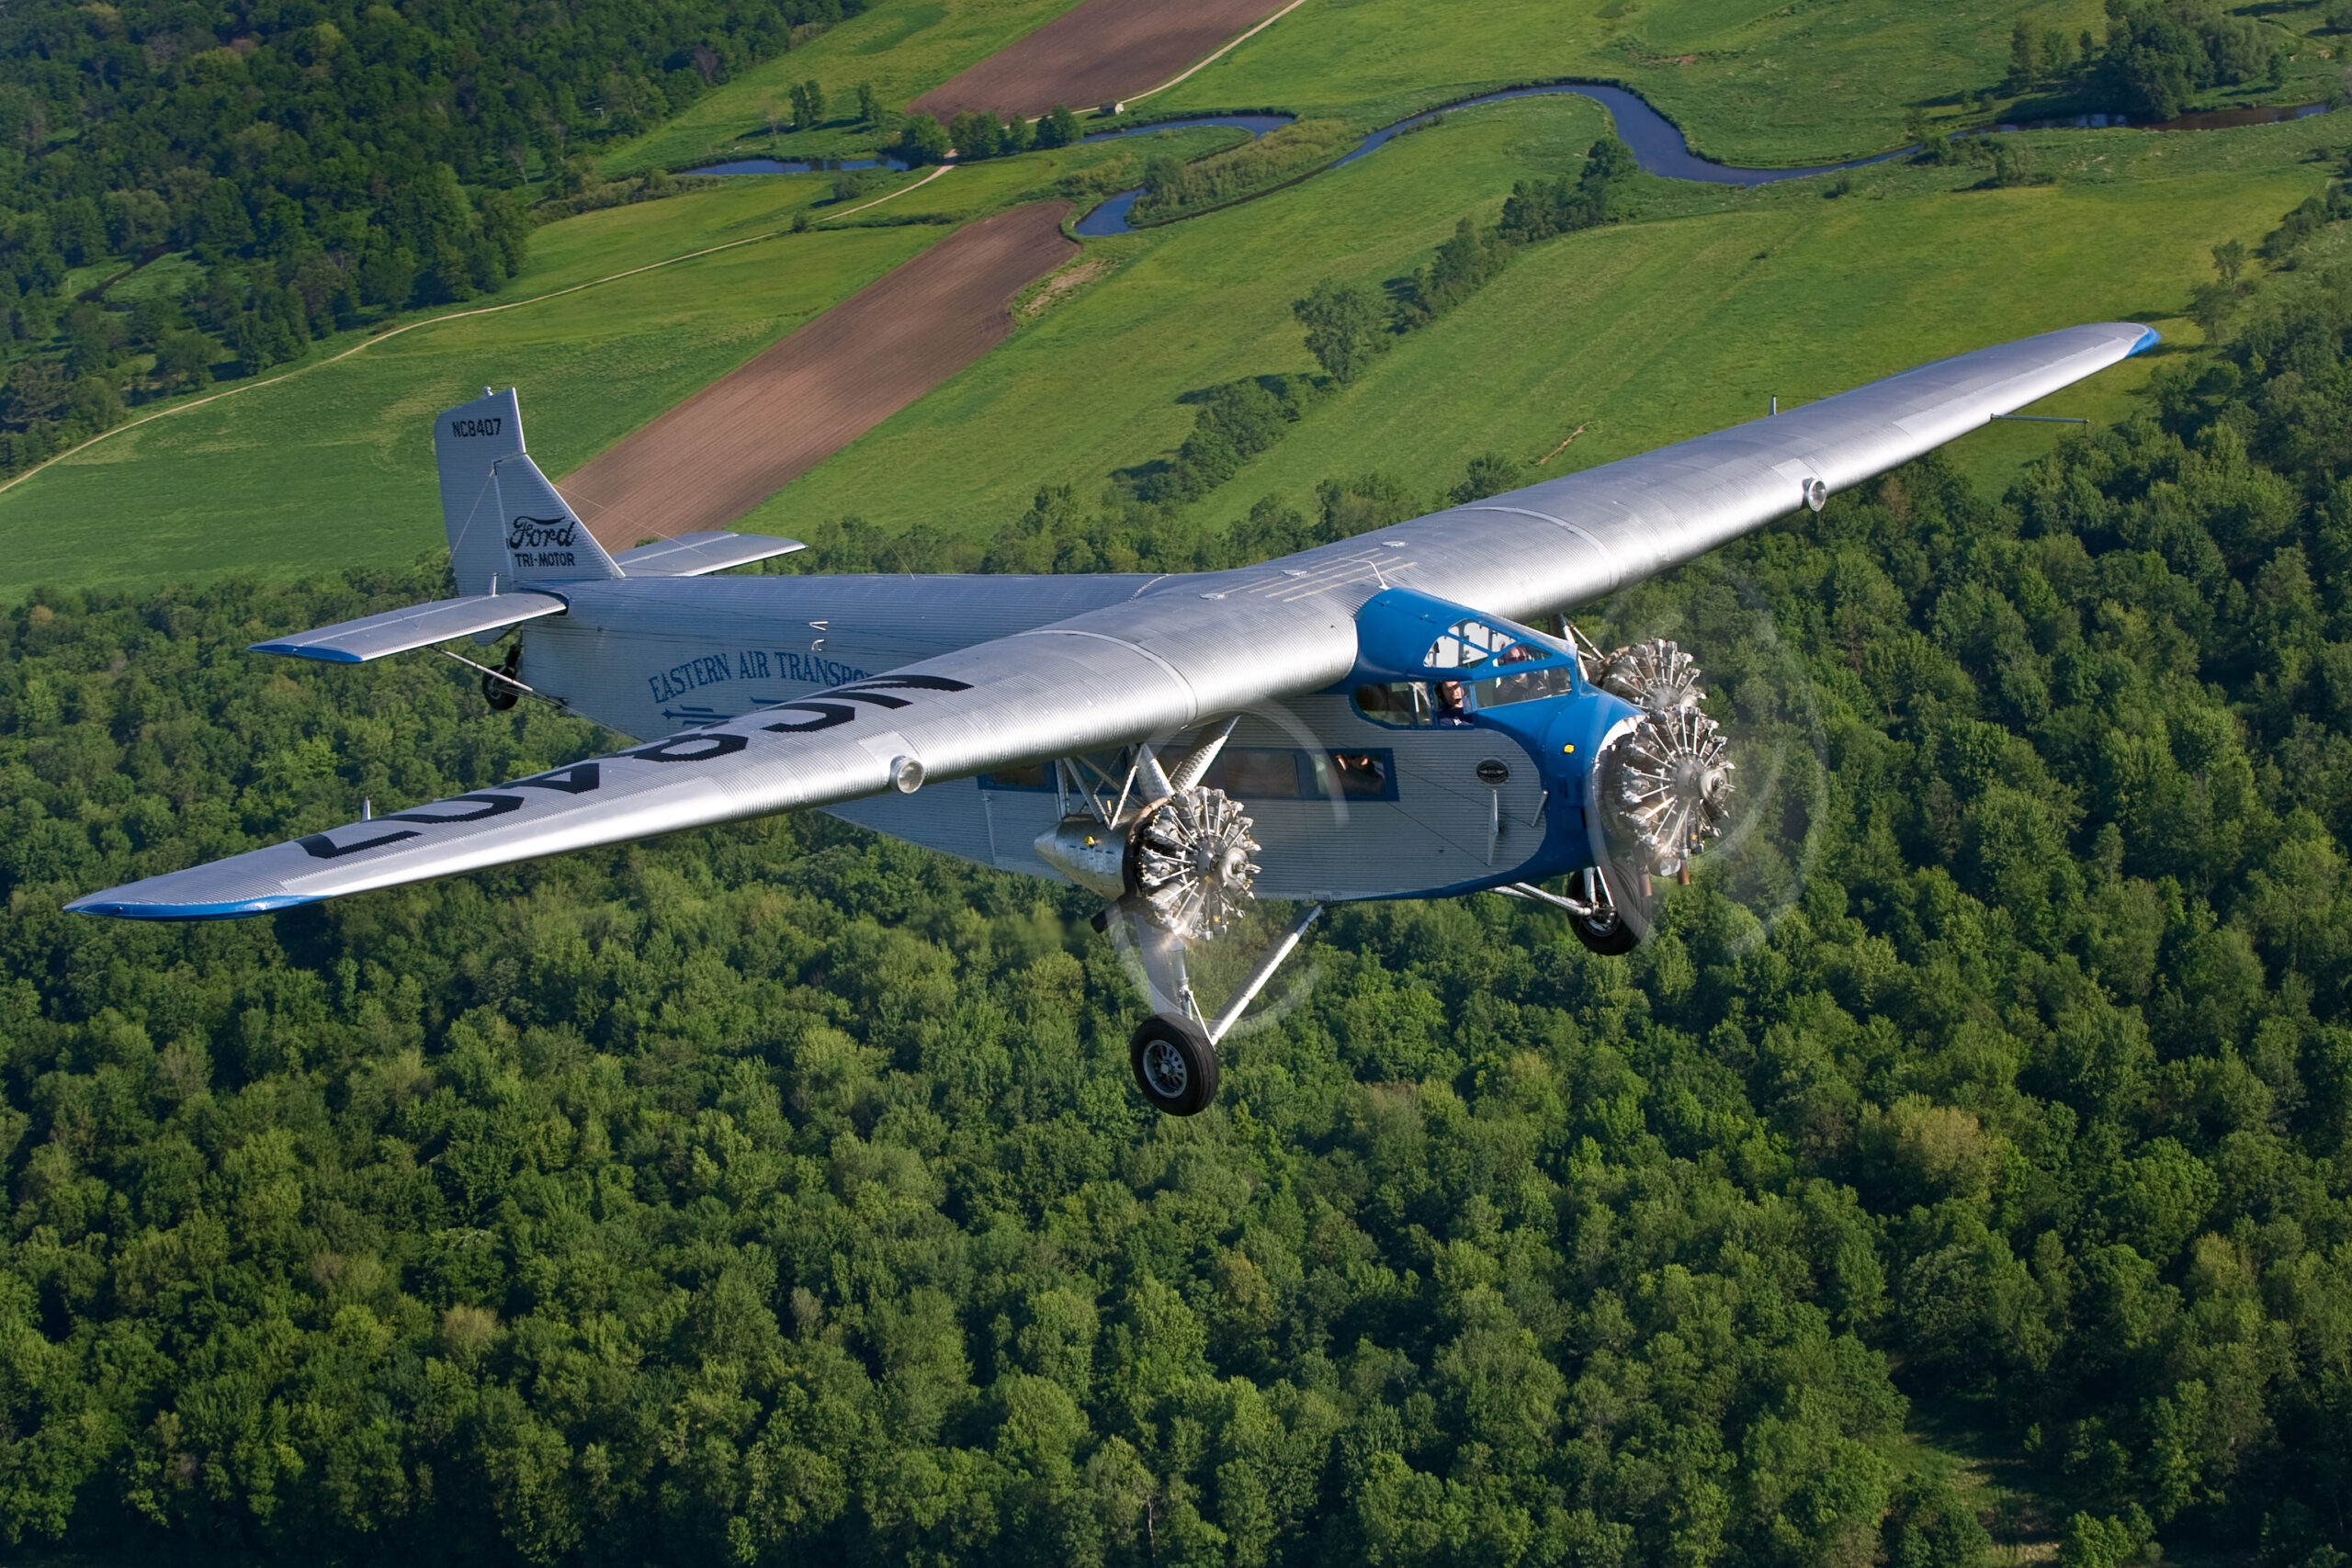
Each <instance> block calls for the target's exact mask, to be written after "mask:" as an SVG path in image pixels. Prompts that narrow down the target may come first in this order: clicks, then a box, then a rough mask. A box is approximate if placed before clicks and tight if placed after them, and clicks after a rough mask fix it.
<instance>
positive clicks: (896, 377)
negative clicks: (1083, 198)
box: [562, 201, 1078, 549]
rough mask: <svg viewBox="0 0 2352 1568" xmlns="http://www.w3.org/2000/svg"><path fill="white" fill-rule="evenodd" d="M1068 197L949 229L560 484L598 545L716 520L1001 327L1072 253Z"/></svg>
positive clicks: (820, 454)
mask: <svg viewBox="0 0 2352 1568" xmlns="http://www.w3.org/2000/svg"><path fill="white" fill-rule="evenodd" d="M1068 212H1069V203H1068V202H1059V201H1049V202H1039V203H1036V204H1035V205H1034V206H1029V207H1022V208H1016V209H1013V210H1012V211H1011V212H1005V213H1000V214H998V215H997V216H996V217H994V218H990V219H988V220H984V221H982V222H978V223H974V224H970V225H968V226H967V227H966V228H963V229H960V230H958V231H956V232H955V233H954V234H951V235H949V236H948V237H947V238H946V239H944V240H943V241H941V242H940V243H938V244H936V245H933V247H932V248H931V249H929V250H927V251H925V252H923V254H921V255H919V256H917V257H915V258H914V259H913V260H912V261H910V262H908V263H906V264H905V265H902V266H900V267H899V268H898V269H897V270H896V271H894V272H892V273H890V274H888V276H884V277H881V278H879V279H876V281H875V282H873V283H870V284H868V285H867V286H866V287H865V288H863V289H860V290H859V291H858V292H857V293H855V294H854V295H852V296H850V298H848V299H844V300H842V302H841V303H840V304H838V305H836V306H834V307H833V308H832V309H831V310H828V311H826V312H825V313H824V314H823V315H821V316H819V317H818V318H817V319H816V320H815V321H810V322H809V324H808V325H806V326H804V327H802V328H801V329H800V330H799V331H797V332H796V333H793V334H792V335H791V336H790V337H787V338H786V339H785V340H784V341H783V342H782V343H779V344H776V345H775V347H773V348H770V349H768V350H766V351H764V352H763V353H762V354H761V355H759V356H758V357H756V358H754V359H752V360H751V361H750V362H748V363H747V364H745V365H743V366H741V367H738V368H737V369H734V370H731V371H729V373H728V374H726V375H725V376H722V377H720V378H718V380H716V381H713V382H712V383H711V384H710V385H709V386H707V387H705V388H704V389H702V390H701V391H699V392H696V393H695V395H694V396H693V397H690V398H688V399H686V400H685V401H684V402H682V403H680V404H678V405H677V406H676V407H675V408H673V409H671V410H670V411H669V412H667V413H664V414H662V415H661V416H660V417H659V418H657V419H655V420H654V421H652V422H651V423H649V424H647V425H645V426H644V427H643V428H641V429H639V430H638V431H636V432H635V433H634V434H630V435H628V436H627V437H625V438H624V439H623V440H622V441H621V442H620V443H619V444H618V445H617V446H610V447H607V448H606V449H605V451H604V452H603V453H601V454H599V455H598V456H597V457H593V458H591V459H590V460H589V461H588V462H587V463H586V464H584V465H582V467H580V468H575V469H573V470H572V472H571V474H569V475H568V476H566V477H565V479H563V481H562V485H563V493H564V494H565V496H567V497H568V498H570V500H571V503H572V504H573V505H574V506H576V507H578V508H579V510H580V513H581V515H582V517H584V518H586V519H587V520H588V525H589V527H590V529H591V530H592V531H593V532H594V534H595V536H596V537H597V538H598V539H599V540H601V541H602V542H603V543H604V545H605V547H606V548H607V549H626V548H627V547H629V546H631V545H634V544H636V543H637V542H638V541H639V539H643V538H646V537H649V536H662V537H667V536H670V535H673V534H685V533H691V532H693V531H694V530H695V529H697V528H723V527H725V526H726V525H728V524H729V523H731V522H733V521H734V520H735V519H736V518H738V517H741V515H743V513H746V512H749V511H750V510H751V509H752V507H754V506H757V505H758V504H759V503H760V502H763V501H765V500H766V499H767V498H768V497H769V496H771V495H773V494H775V492H776V491H778V490H780V489H782V488H783V487H784V484H785V482H786V480H788V479H792V478H793V477H794V476H795V475H797V474H800V473H803V472H805V471H806V470H808V469H809V468H813V467H815V466H816V465H817V463H819V462H820V461H821V460H822V459H823V458H824V457H827V456H828V455H829V454H831V453H832V452H833V451H835V450H836V449H838V448H839V447H842V446H846V445H847V444H848V443H850V442H852V441H854V440H855V439H857V437H858V436H860V435H862V434H865V432H866V431H868V430H870V429H872V428H873V427H874V426H875V425H876V424H879V423H882V421H884V420H886V419H888V418H889V417H890V416H891V415H892V414H894V413H896V412H899V410H900V409H902V408H905V407H906V406H907V405H908V404H909V403H910V402H913V401H914V400H916V399H917V398H919V397H921V396H922V395H923V394H924V393H925V392H928V391H929V390H931V389H933V387H936V386H937V385H939V383H941V382H942V381H944V380H945V379H947V378H948V377H950V376H953V375H954V374H955V373H956V371H958V370H961V369H962V368H963V367H965V366H967V365H969V364H970V363H972V361H974V360H975V359H978V357H979V356H980V355H983V354H986V353H987V352H988V351H989V349H991V348H993V347H995V346H996V344H999V343H1001V342H1002V341H1003V339H1004V335H1005V334H1006V333H1009V332H1011V331H1012V314H1011V311H1010V309H1009V307H1010V306H1011V304H1012V297H1013V296H1014V295H1015V294H1017V293H1019V292H1020V291H1021V290H1022V289H1023V288H1025V287H1027V286H1028V285H1029V284H1031V283H1034V282H1035V281H1036V280H1037V279H1038V278H1040V277H1043V276H1045V275H1046V274H1047V273H1049V272H1051V271H1052V270H1053V269H1054V268H1055V267H1057V266H1059V265H1061V264H1062V263H1063V262H1065V261H1068V260H1069V258H1070V257H1071V256H1073V255H1075V254H1078V247H1077V246H1075V245H1073V244H1071V243H1069V241H1068V240H1066V239H1064V238H1063V237H1062V233H1061V220H1062V218H1063V217H1064V215H1066V214H1067V213H1068Z"/></svg>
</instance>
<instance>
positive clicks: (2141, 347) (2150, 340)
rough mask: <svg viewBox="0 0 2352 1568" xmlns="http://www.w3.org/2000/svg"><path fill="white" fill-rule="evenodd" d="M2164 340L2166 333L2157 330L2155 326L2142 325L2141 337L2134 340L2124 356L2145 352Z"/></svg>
mask: <svg viewBox="0 0 2352 1568" xmlns="http://www.w3.org/2000/svg"><path fill="white" fill-rule="evenodd" d="M2164 341H2165V337H2164V333H2160V332H2158V331H2156V329H2155V328H2154V327H2142V328H2141V329H2140V335H2139V337H2138V338H2137V339H2135V340H2134V341H2133V343H2132V344H2131V347H2130V348H2129V349H2127V350H2125V351H2124V356H2125V357H2126V358H2129V357H2130V356H2131V355H2134V354H2145V353H2146V352H2147V351H2148V350H2150V349H2152V348H2154V347H2155V346H2156V344H2160V343H2162V342H2164Z"/></svg>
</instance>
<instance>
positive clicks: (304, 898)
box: [65, 893, 320, 920]
mask: <svg viewBox="0 0 2352 1568" xmlns="http://www.w3.org/2000/svg"><path fill="white" fill-rule="evenodd" d="M319 901H320V900H319V898H318V897H316V896H311V895H301V894H292V893H287V894H279V895H277V897H269V898H246V899H243V900H241V901H239V902H237V903H234V904H132V903H128V902H125V901H122V900H119V899H110V898H108V897H107V896H106V895H105V894H103V893H93V894H91V895H90V896H89V897H86V898H76V899H74V902H72V903H71V904H68V905H66V906H65V910H66V913H68V914H73V915H106V916H108V917H110V918H112V919H118V920H236V919H243V918H244V917H246V916H247V915H266V914H268V913H269V912H270V911H271V910H272V909H290V908H293V907H294V906H295V905H297V904H315V903H318V902H319Z"/></svg>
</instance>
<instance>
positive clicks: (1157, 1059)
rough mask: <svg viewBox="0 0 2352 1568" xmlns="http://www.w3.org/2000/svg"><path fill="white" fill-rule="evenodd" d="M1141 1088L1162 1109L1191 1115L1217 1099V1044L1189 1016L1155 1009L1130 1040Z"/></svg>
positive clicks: (1131, 1063) (1131, 1057)
mask: <svg viewBox="0 0 2352 1568" xmlns="http://www.w3.org/2000/svg"><path fill="white" fill-rule="evenodd" d="M1127 1065H1128V1066H1131V1067H1133V1068H1134V1069H1135V1075H1136V1088H1137V1089H1141V1090H1143V1097H1144V1098H1145V1099H1146V1100H1149V1101H1151V1103H1152V1108H1153V1109H1154V1110H1156V1111H1165V1112H1167V1113H1168V1114H1169V1115H1170V1116H1190V1115H1193V1114H1194V1113H1195V1112H1197V1111H1205V1110H1207V1109H1208V1104H1209V1101H1210V1100H1215V1099H1216V1077H1217V1063H1216V1046H1214V1045H1212V1044H1210V1043H1208V1040H1207V1038H1206V1037H1205V1036H1204V1035H1203V1034H1202V1033H1201V1032H1200V1031H1199V1029H1197V1028H1196V1027H1194V1026H1193V1022H1192V1021H1191V1020H1189V1019H1182V1018H1176V1017H1173V1016H1171V1015H1170V1014H1168V1013H1164V1012H1163V1013H1154V1014H1153V1015H1152V1016H1151V1017H1149V1018H1148V1019H1145V1020H1144V1021H1143V1022H1141V1023H1139V1024H1137V1025H1136V1032H1135V1033H1134V1034H1133V1035H1132V1036H1130V1037H1129V1039H1128V1041H1127Z"/></svg>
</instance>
